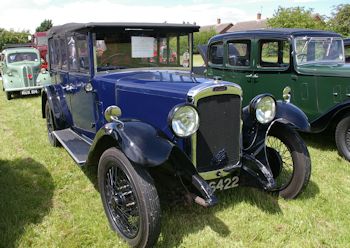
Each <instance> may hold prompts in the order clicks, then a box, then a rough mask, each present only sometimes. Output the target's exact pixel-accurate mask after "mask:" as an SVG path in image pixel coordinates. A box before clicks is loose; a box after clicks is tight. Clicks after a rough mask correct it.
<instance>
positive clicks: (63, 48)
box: [59, 39, 68, 70]
mask: <svg viewBox="0 0 350 248" xmlns="http://www.w3.org/2000/svg"><path fill="white" fill-rule="evenodd" d="M59 41H60V52H61V66H62V69H64V70H67V69H68V57H67V48H66V42H64V39H60V40H59Z"/></svg>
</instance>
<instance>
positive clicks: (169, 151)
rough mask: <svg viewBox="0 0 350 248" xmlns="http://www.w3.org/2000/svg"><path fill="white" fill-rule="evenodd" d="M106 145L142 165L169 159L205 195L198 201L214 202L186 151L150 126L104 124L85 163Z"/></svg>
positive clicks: (92, 160) (211, 204) (162, 162)
mask: <svg viewBox="0 0 350 248" xmlns="http://www.w3.org/2000/svg"><path fill="white" fill-rule="evenodd" d="M111 142H112V143H111ZM108 143H109V144H108ZM109 145H113V146H116V147H118V148H119V149H120V150H121V151H122V152H123V153H124V154H125V156H126V157H127V158H128V159H129V160H131V161H132V162H133V163H135V164H137V165H140V166H143V167H156V166H160V165H162V164H165V163H166V162H167V161H169V162H171V164H172V166H173V167H174V171H175V172H176V175H177V176H180V177H181V178H182V179H183V180H185V181H187V182H189V183H191V184H192V185H193V186H194V187H195V188H196V189H197V190H198V191H199V192H200V193H201V195H202V197H203V198H204V203H203V204H201V205H204V206H213V205H215V204H216V203H217V199H216V197H215V196H214V194H213V192H212V190H211V188H210V186H209V185H208V183H207V182H206V181H205V180H204V179H203V178H202V177H201V176H200V175H199V174H198V172H197V170H196V169H195V167H194V166H193V164H192V162H191V161H190V159H189V158H188V157H187V156H186V154H185V153H184V152H182V151H181V150H180V148H178V147H177V146H176V145H175V144H174V143H172V142H170V141H169V140H168V139H166V138H164V137H161V136H160V135H159V133H158V132H157V130H156V129H155V128H154V127H153V126H151V125H149V124H147V123H144V122H141V121H137V120H129V121H123V122H119V123H118V122H110V123H107V124H105V125H104V126H103V127H102V128H101V129H100V130H99V131H98V132H97V134H96V136H95V139H94V141H93V143H92V145H91V147H90V150H89V155H88V160H87V164H96V162H97V161H98V159H99V157H100V155H101V154H102V152H103V151H104V150H105V149H106V147H107V146H109Z"/></svg>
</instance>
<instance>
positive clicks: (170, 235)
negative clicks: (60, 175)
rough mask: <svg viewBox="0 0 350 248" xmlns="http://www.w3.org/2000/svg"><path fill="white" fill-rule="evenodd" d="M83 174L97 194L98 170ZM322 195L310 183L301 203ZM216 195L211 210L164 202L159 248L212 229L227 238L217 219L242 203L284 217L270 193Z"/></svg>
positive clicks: (242, 190) (247, 191)
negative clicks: (216, 201) (219, 213)
mask: <svg viewBox="0 0 350 248" xmlns="http://www.w3.org/2000/svg"><path fill="white" fill-rule="evenodd" d="M82 171H83V172H84V174H85V175H86V176H87V177H88V178H89V180H90V181H91V183H92V184H93V185H94V187H95V189H96V190H97V191H98V186H97V166H86V167H82ZM319 191H320V190H319V187H318V186H317V184H316V183H314V182H313V181H310V182H309V184H308V186H307V187H306V189H305V190H304V192H302V194H301V195H299V196H298V199H311V198H314V197H315V196H316V195H317V194H318V193H319ZM159 193H160V192H159ZM160 195H161V194H160ZM216 195H217V197H218V199H219V204H218V205H216V206H215V207H213V208H209V209H208V208H203V207H201V206H198V205H196V204H195V203H193V205H192V206H184V205H183V204H176V205H174V204H170V205H169V203H167V202H166V201H161V207H162V230H161V237H160V238H159V240H158V242H157V244H156V247H178V246H179V245H180V244H181V242H182V240H183V237H186V236H188V235H190V234H191V233H198V232H200V231H202V230H204V229H205V228H210V229H211V230H212V231H213V232H215V233H217V235H219V236H222V237H226V236H228V235H229V234H230V229H229V227H228V226H227V225H226V224H225V222H224V221H222V220H221V219H219V218H218V217H216V213H217V212H221V211H224V210H225V209H227V208H234V207H235V205H237V204H240V203H242V202H244V203H247V204H249V205H252V206H255V207H257V208H259V209H260V210H262V211H263V212H265V213H267V214H273V215H274V214H281V213H282V209H281V208H280V205H279V202H278V201H279V199H281V198H279V196H278V195H277V194H274V193H268V192H265V191H263V190H260V189H256V188H251V187H239V188H235V189H232V190H227V191H223V192H218V193H216ZM161 198H162V197H161ZM238 214H239V213H238Z"/></svg>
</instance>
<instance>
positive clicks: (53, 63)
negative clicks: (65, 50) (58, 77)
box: [49, 39, 59, 69]
mask: <svg viewBox="0 0 350 248" xmlns="http://www.w3.org/2000/svg"><path fill="white" fill-rule="evenodd" d="M49 46H50V49H49V51H50V67H51V68H53V69H55V68H57V67H58V65H59V40H57V39H51V40H50V41H49Z"/></svg>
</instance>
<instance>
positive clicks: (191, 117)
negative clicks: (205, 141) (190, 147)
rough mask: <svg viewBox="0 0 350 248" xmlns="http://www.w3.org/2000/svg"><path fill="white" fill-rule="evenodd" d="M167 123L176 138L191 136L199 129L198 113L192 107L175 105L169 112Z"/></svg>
mask: <svg viewBox="0 0 350 248" xmlns="http://www.w3.org/2000/svg"><path fill="white" fill-rule="evenodd" d="M168 123H169V126H170V128H171V130H172V131H173V133H174V134H175V135H176V136H178V137H181V138H185V137H188V136H191V135H192V134H194V133H195V132H197V130H198V128H199V116H198V112H197V110H196V109H195V107H194V106H193V105H190V104H184V105H177V106H175V107H174V108H173V109H172V110H171V111H170V112H169V115H168Z"/></svg>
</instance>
